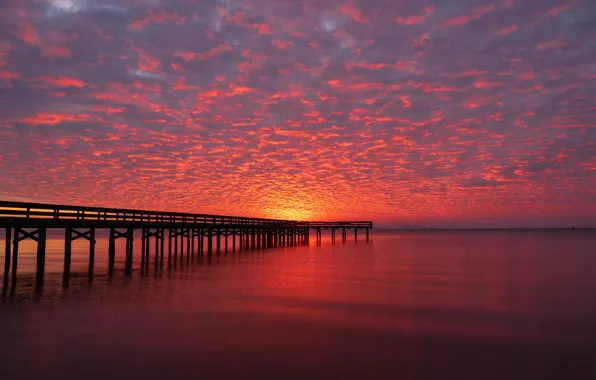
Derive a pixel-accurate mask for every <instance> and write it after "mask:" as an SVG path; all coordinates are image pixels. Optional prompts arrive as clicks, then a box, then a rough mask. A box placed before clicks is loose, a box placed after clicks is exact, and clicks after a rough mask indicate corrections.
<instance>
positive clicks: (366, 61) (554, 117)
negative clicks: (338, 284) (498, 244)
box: [0, 0, 596, 226]
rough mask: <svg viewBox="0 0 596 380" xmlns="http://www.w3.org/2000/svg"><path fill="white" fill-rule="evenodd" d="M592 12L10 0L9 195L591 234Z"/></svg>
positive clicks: (1, 40)
mask: <svg viewBox="0 0 596 380" xmlns="http://www.w3.org/2000/svg"><path fill="white" fill-rule="evenodd" d="M594 35H596V4H595V3H594V2H591V1H587V0H586V1H582V0H457V1H439V0H417V1H408V0H395V1H382V0H372V1H371V0H348V1H345V0H344V1H340V0H317V1H313V0H301V1H293V0H274V1H272V0H204V1H194V0H120V1H118V0H4V1H2V2H1V3H0V197H2V198H3V199H24V200H32V201H44V202H59V203H75V204H85V205H98V206H99V205H100V206H114V207H131V208H132V207H134V208H146V209H162V210H172V211H174V210H177V211H193V212H204V213H218V214H231V215H251V216H264V217H280V218H298V219H315V220H316V219H372V220H375V221H377V222H380V224H381V225H403V224H424V225H437V226H529V225H536V226H558V225H567V224H571V223H573V224H579V225H592V226H594V225H596V217H594V215H595V212H596V191H595V189H596V129H595V128H594V127H595V125H594V120H595V118H594V117H595V116H596V39H594V38H593V36H594Z"/></svg>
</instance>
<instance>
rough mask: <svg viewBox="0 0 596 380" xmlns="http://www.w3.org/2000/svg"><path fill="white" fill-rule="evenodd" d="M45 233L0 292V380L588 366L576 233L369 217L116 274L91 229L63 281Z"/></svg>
mask: <svg viewBox="0 0 596 380" xmlns="http://www.w3.org/2000/svg"><path fill="white" fill-rule="evenodd" d="M49 237H50V239H49V240H48V246H47V247H48V258H47V260H46V278H45V283H44V286H43V289H42V290H41V291H39V290H36V287H35V273H34V271H35V250H36V247H35V246H34V245H30V246H26V245H25V244H23V245H22V246H21V247H22V250H21V252H23V254H22V255H20V260H19V281H18V282H17V285H16V286H15V287H14V288H10V287H9V288H8V289H6V292H5V294H4V295H3V298H2V305H0V355H2V356H1V357H2V365H1V366H0V378H2V379H4V378H33V377H37V376H44V377H49V378H67V379H71V378H72V379H79V378H92V379H100V378H140V377H143V378H164V377H173V378H176V377H182V378H190V377H202V378H237V377H248V378H272V379H273V378H296V379H302V378H328V379H336V378H337V379H341V378H345V379H352V378H353V379H362V378H372V379H395V378H405V379H436V378H445V377H446V378H460V379H462V378H463V379H478V378H482V379H486V378H488V379H504V378H507V379H511V378H519V379H545V378H565V379H567V378H595V377H594V375H596V370H594V369H593V366H592V363H591V360H592V356H593V353H594V352H596V351H595V349H596V305H595V303H594V302H593V294H595V291H596V278H595V276H594V273H595V269H596V256H595V255H594V251H593V247H594V246H596V244H595V243H596V234H594V233H592V232H589V231H554V232H553V231H550V232H544V231H517V232H514V231H494V232H440V231H428V232H400V233H382V232H378V231H377V232H376V234H375V235H374V237H373V242H372V243H371V244H366V243H365V242H363V241H362V242H361V241H359V242H358V244H354V242H353V241H348V242H347V243H346V244H345V245H344V244H341V243H339V244H337V245H335V246H333V245H331V244H330V242H329V240H328V237H324V240H323V243H322V245H321V246H317V245H316V244H314V243H312V241H311V245H310V246H309V247H292V248H280V249H269V250H266V251H262V252H242V253H236V254H231V253H228V254H227V255H225V254H223V253H222V255H221V256H220V257H216V256H214V257H213V258H211V259H208V258H207V256H203V258H202V259H199V257H194V258H191V259H188V260H186V258H185V259H183V260H178V261H177V262H176V264H175V265H174V263H172V264H171V265H168V264H167V260H166V263H165V264H164V266H163V267H160V266H157V267H155V266H153V265H150V266H149V268H148V270H141V268H140V252H139V251H137V252H136V256H135V271H134V272H133V275H132V276H130V277H127V276H125V275H124V252H123V249H124V244H121V245H119V246H118V252H117V255H116V259H117V261H116V268H117V270H116V272H115V273H114V275H113V276H109V275H108V271H107V266H108V259H107V239H106V237H105V236H103V235H98V244H97V248H96V265H95V268H94V272H93V275H92V276H89V274H88V271H87V270H88V254H87V252H88V242H87V243H86V244H85V242H81V244H78V242H77V243H75V244H74V245H73V257H72V266H71V270H72V275H71V277H70V279H69V280H68V286H65V283H64V279H63V277H62V275H61V270H62V260H63V240H62V235H61V234H60V233H58V234H57V235H50V236H49ZM313 240H314V239H313ZM139 241H140V240H137V241H136V242H135V246H136V247H135V249H139V248H140V247H139V246H140V244H137V242H139ZM3 246H4V245H3V241H0V247H3ZM151 257H152V258H153V255H152V256H151ZM1 260H3V258H2V259H0V266H2V267H3V261H1Z"/></svg>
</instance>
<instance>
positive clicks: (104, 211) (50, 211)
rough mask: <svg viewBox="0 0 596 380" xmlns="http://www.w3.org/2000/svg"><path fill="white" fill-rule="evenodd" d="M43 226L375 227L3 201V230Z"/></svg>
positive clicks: (358, 223) (359, 223)
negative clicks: (4, 228) (5, 228)
mask: <svg viewBox="0 0 596 380" xmlns="http://www.w3.org/2000/svg"><path fill="white" fill-rule="evenodd" d="M14 224H18V225H21V226H23V225H24V226H26V225H28V224H30V225H32V226H33V225H37V224H43V225H46V226H48V227H52V226H53V227H63V226H66V225H72V224H78V225H81V224H89V225H96V226H101V225H113V224H133V225H146V224H168V225H214V226H217V225H242V226H254V227H267V226H277V227H306V228H333V227H336V228H343V227H347V228H372V222H365V221H356V222H354V221H346V222H306V221H293V220H283V219H267V218H249V217H238V216H225V215H209V214H191V213H181V212H161V211H146V210H134V209H116V208H105V207H85V206H69V205H56V204H43V203H29V202H13V201H0V227H6V226H11V225H14Z"/></svg>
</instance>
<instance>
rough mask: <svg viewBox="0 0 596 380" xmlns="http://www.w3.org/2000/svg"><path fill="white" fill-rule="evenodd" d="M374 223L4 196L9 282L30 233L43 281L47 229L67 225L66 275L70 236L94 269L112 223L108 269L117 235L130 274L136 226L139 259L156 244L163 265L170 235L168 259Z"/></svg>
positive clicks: (298, 241)
mask: <svg viewBox="0 0 596 380" xmlns="http://www.w3.org/2000/svg"><path fill="white" fill-rule="evenodd" d="M372 227H373V224H372V222H370V221H346V222H305V221H293V220H280V219H263V218H245V217H237V216H223V215H205V214H189V213H176V212H158V211H142V210H128V209H114V208H100V207H79V206H65V205H54V204H41V203H25V202H10V201H0V228H4V229H6V247H5V262H4V281H5V282H6V281H8V279H9V277H10V278H12V281H13V282H15V281H16V278H17V267H18V260H19V243H20V242H21V241H23V240H25V239H32V240H34V241H35V242H37V270H36V277H37V282H38V283H43V275H44V266H45V256H46V236H47V230H48V229H62V230H64V276H65V277H68V276H69V275H70V262H71V256H72V248H71V247H72V242H73V241H74V240H77V239H84V240H87V241H88V242H89V272H90V273H92V272H93V265H94V262H95V255H96V252H95V243H96V241H95V233H96V230H98V229H109V248H108V262H109V266H108V268H109V269H108V271H109V273H110V274H111V273H113V271H114V262H115V256H116V241H117V240H118V239H123V240H125V244H126V250H125V272H126V274H128V275H130V274H131V272H132V268H133V265H132V264H133V246H134V237H135V230H141V236H142V237H141V245H142V250H141V252H142V255H141V263H142V266H143V267H145V266H146V265H149V262H150V254H151V251H152V248H153V254H154V258H155V259H154V263H155V265H156V266H158V265H163V262H164V260H165V259H166V258H164V256H165V255H164V253H165V251H166V249H165V247H166V240H167V260H168V262H171V261H172V260H174V261H175V260H178V259H179V258H180V259H181V258H182V257H184V254H185V253H186V257H187V258H188V257H191V256H192V257H194V255H200V256H202V255H204V254H205V253H206V254H207V255H208V256H212V255H213V254H215V255H220V254H221V252H222V251H223V252H224V253H228V252H230V251H231V252H237V251H238V252H240V251H251V250H261V249H267V248H276V247H286V246H295V245H302V244H309V242H310V231H311V230H314V231H315V233H316V241H317V243H320V242H321V238H322V231H323V230H330V231H331V241H332V243H334V244H335V241H336V232H339V231H341V233H342V235H341V239H342V241H343V242H345V241H346V240H347V231H348V230H352V229H353V230H354V239H355V240H357V239H358V230H364V231H365V239H366V241H369V230H370V229H372ZM166 231H167V232H166ZM222 240H223V247H222ZM229 240H231V244H230V242H229ZM230 246H231V247H230Z"/></svg>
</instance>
